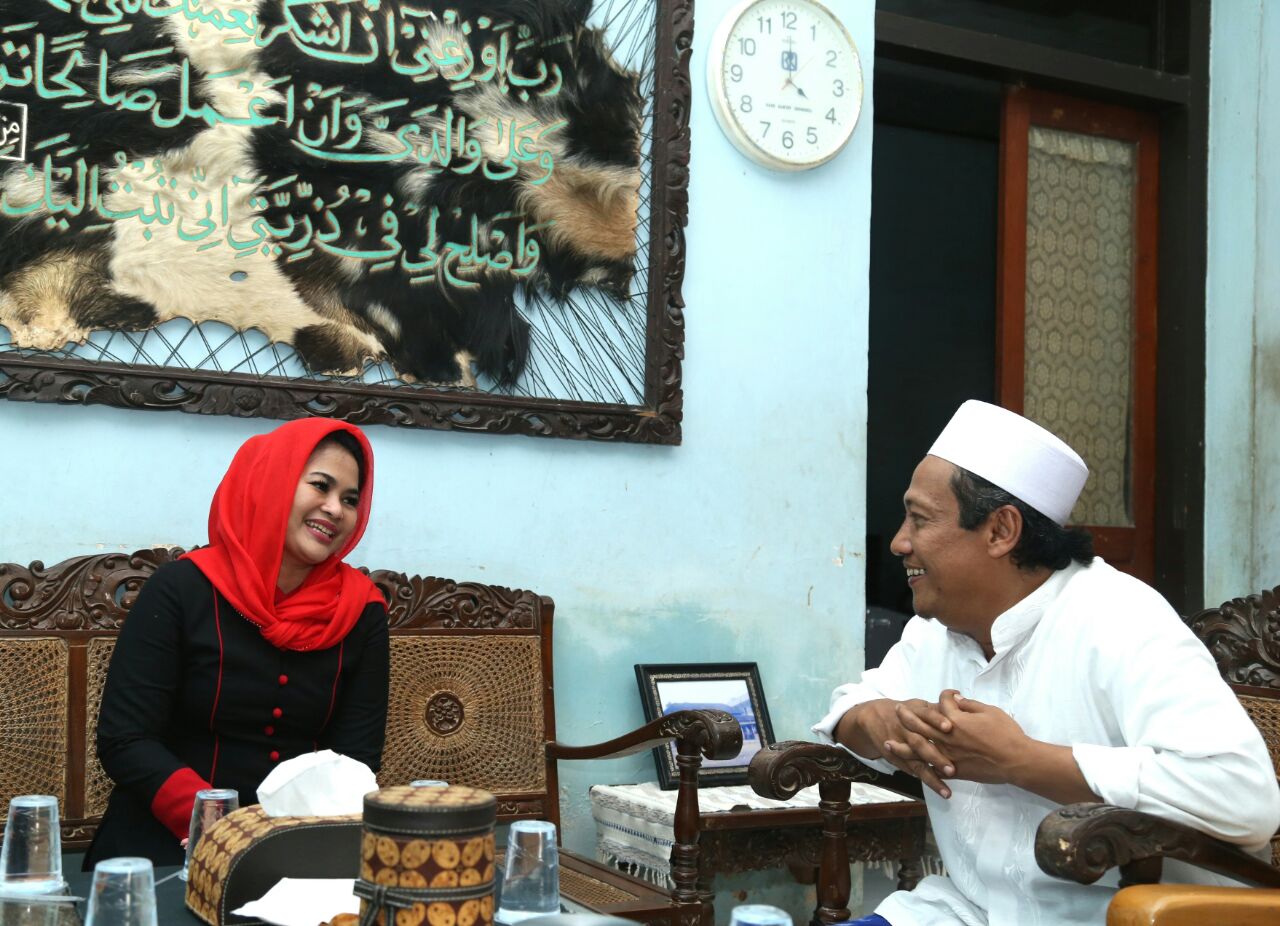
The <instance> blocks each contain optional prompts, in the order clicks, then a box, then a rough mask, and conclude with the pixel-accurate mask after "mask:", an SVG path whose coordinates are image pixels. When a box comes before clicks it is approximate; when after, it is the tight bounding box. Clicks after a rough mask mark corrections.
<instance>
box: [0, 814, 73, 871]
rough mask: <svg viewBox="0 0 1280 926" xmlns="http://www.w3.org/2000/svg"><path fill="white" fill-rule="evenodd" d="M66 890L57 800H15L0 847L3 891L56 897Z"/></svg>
mask: <svg viewBox="0 0 1280 926" xmlns="http://www.w3.org/2000/svg"><path fill="white" fill-rule="evenodd" d="M63 887H64V882H63V880H62V832H61V829H60V828H59V824H58V799H57V798H56V797H53V796H52V795H48V794H23V795H21V796H19V797H15V798H13V799H12V800H11V801H9V822H8V824H7V825H6V826H5V831H4V845H3V847H0V891H3V892H4V893H6V894H56V893H60V892H61V891H62V889H63Z"/></svg>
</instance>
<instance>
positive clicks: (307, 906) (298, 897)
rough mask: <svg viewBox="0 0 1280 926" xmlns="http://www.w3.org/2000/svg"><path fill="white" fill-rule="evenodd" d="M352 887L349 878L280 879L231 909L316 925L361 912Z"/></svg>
mask: <svg viewBox="0 0 1280 926" xmlns="http://www.w3.org/2000/svg"><path fill="white" fill-rule="evenodd" d="M348 761H353V760H348ZM356 764H357V765H359V764H360V763H358V762H357V763H356ZM354 886H355V880H354V879H352V878H281V879H280V881H279V882H277V883H276V886H275V887H273V888H272V889H271V890H269V891H267V893H266V894H264V895H263V896H262V897H261V898H259V899H258V900H255V901H253V902H251V903H247V904H245V905H244V906H243V907H241V908H240V909H239V910H235V911H232V912H234V913H237V914H239V915H240V916H256V917H257V918H258V919H260V920H263V921H264V922H267V923H274V924H276V926H316V923H327V922H329V920H331V919H333V918H334V917H335V916H337V915H338V914H339V913H359V912H360V898H358V897H356V896H355V895H354V894H353V893H351V891H352V888H353V887H354Z"/></svg>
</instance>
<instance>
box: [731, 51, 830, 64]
mask: <svg viewBox="0 0 1280 926" xmlns="http://www.w3.org/2000/svg"><path fill="white" fill-rule="evenodd" d="M752 54H755V52H752ZM837 57H838V55H836V53H835V51H834V50H832V51H829V52H827V67H829V68H833V67H835V66H836V58H837Z"/></svg>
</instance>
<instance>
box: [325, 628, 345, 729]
mask: <svg viewBox="0 0 1280 926" xmlns="http://www.w3.org/2000/svg"><path fill="white" fill-rule="evenodd" d="M346 645H347V641H346V640H343V641H342V642H341V643H339V644H338V669H337V671H336V672H334V673H333V694H331V695H330V696H329V713H327V714H325V715H324V723H322V724H321V725H320V729H321V730H323V729H324V728H325V727H327V726H329V718H330V717H332V716H333V706H334V705H335V704H337V703H338V679H340V678H342V648H343V647H344V646H346Z"/></svg>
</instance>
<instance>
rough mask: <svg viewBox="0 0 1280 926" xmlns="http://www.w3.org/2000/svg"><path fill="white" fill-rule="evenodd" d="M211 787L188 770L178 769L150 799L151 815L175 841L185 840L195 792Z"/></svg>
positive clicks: (188, 829)
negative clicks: (171, 834)
mask: <svg viewBox="0 0 1280 926" xmlns="http://www.w3.org/2000/svg"><path fill="white" fill-rule="evenodd" d="M209 787H212V786H211V785H210V784H209V782H207V781H205V780H204V779H203V778H201V777H200V776H199V775H197V774H196V773H195V772H193V771H192V770H191V769H189V768H185V767H184V768H180V769H178V770H177V771H176V772H174V773H173V774H172V775H170V776H169V777H168V778H166V779H165V782H164V784H162V785H161V786H160V790H159V791H157V792H156V796H155V797H153V798H152V799H151V814H152V816H154V817H155V818H156V819H157V820H159V821H160V822H161V823H163V824H164V826H165V828H166V829H167V830H168V831H169V832H171V833H173V835H174V838H175V839H185V838H186V837H187V836H188V835H189V834H190V831H191V808H192V806H193V805H194V804H195V802H196V792H197V791H200V790H203V789H204V788H209Z"/></svg>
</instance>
